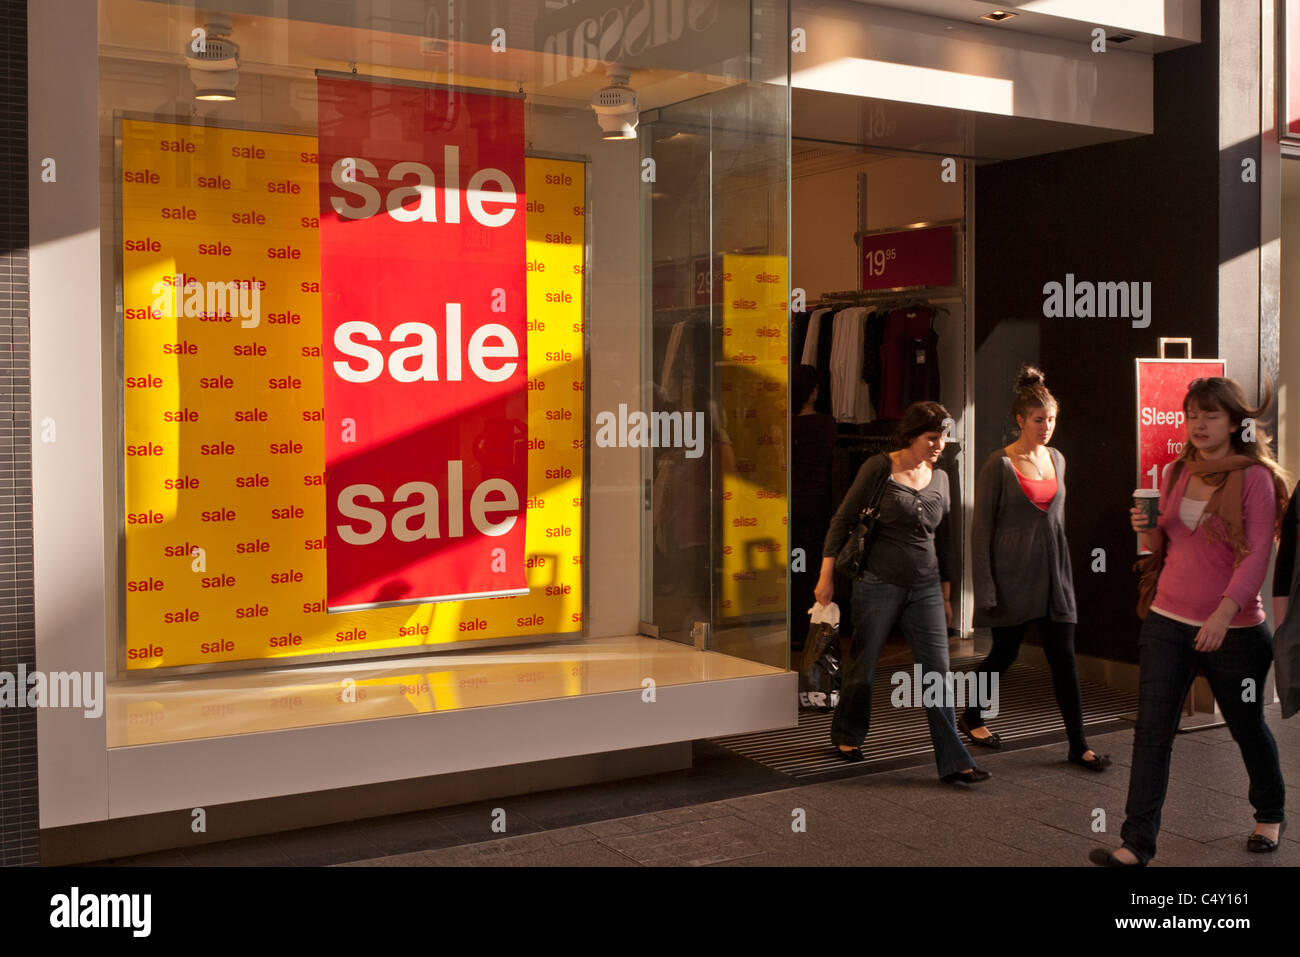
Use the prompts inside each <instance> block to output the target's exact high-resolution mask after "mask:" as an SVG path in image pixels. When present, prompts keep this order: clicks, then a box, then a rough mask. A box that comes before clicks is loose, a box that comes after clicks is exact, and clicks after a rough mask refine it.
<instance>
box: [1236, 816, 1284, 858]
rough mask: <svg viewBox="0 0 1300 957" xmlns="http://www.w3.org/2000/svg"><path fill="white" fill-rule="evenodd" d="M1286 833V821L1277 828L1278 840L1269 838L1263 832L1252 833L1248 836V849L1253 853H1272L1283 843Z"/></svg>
mask: <svg viewBox="0 0 1300 957" xmlns="http://www.w3.org/2000/svg"><path fill="white" fill-rule="evenodd" d="M1285 833H1286V821H1283V822H1282V826H1281V827H1280V828H1278V830H1277V840H1276V841H1275V840H1273V839H1272V838H1267V837H1265V836H1264V835H1263V834H1252V835H1251V836H1250V837H1248V838H1246V850H1248V851H1250V852H1251V853H1252V854H1272V853H1273V852H1274V851H1276V850H1277V849H1278V847H1279V846H1281V844H1282V835H1283V834H1285Z"/></svg>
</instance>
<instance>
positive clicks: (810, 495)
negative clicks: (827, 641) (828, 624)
mask: <svg viewBox="0 0 1300 957" xmlns="http://www.w3.org/2000/svg"><path fill="white" fill-rule="evenodd" d="M790 398H791V402H790V409H791V410H792V412H793V415H792V416H791V417H790V492H791V496H790V539H791V547H792V548H802V549H803V553H804V556H805V560H804V564H803V565H802V566H801V567H802V569H803V570H802V571H797V572H792V573H791V576H790V578H791V581H790V588H791V592H790V593H791V594H792V595H795V596H798V597H797V600H798V601H803V600H804V596H806V595H809V594H812V592H813V591H814V590H815V589H816V587H817V572H818V568H817V563H816V556H818V555H820V554H821V546H822V542H823V541H825V539H826V526H827V525H828V524H830V520H831V459H832V458H833V457H834V454H835V419H834V418H833V417H832V416H829V415H827V414H826V413H825V412H818V411H816V410H815V409H814V408H813V406H814V405H815V404H816V402H817V370H816V369H814V368H813V367H812V366H804V365H801V366H795V368H794V374H793V375H792V376H791V377H790ZM803 610H804V608H803V606H799V607H797V608H794V609H791V611H792V614H791V615H790V623H791V627H792V628H793V629H794V634H793V635H792V636H791V639H792V641H791V647H792V648H793V650H795V651H799V650H801V649H802V648H803V640H804V636H805V631H806V630H807V629H806V628H800V627H799V623H800V622H803V624H804V625H806V624H807V622H806V621H804V617H803V615H802V614H799V613H801V612H803Z"/></svg>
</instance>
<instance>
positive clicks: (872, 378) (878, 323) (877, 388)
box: [862, 311, 885, 416]
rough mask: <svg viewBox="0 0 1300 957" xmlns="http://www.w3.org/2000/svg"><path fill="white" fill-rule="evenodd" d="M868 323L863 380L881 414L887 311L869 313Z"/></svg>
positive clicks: (864, 342) (863, 352)
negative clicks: (881, 351)
mask: <svg viewBox="0 0 1300 957" xmlns="http://www.w3.org/2000/svg"><path fill="white" fill-rule="evenodd" d="M866 323H867V324H866V328H865V329H864V330H863V334H862V381H863V382H865V383H867V391H868V393H869V394H870V396H871V407H872V408H873V409H875V410H876V415H877V416H879V415H880V399H881V396H882V395H883V392H882V386H883V384H884V366H883V365H882V364H881V361H880V349H881V346H883V345H884V341H885V313H883V312H880V311H875V312H871V313H869V314H868V315H867V319H866Z"/></svg>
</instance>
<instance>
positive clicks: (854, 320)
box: [830, 306, 875, 422]
mask: <svg viewBox="0 0 1300 957" xmlns="http://www.w3.org/2000/svg"><path fill="white" fill-rule="evenodd" d="M868 312H869V310H868V309H866V308H865V307H862V306H853V307H850V308H848V309H841V310H840V311H839V312H837V313H835V320H834V323H833V326H832V337H833V342H832V346H831V357H830V367H831V368H830V372H831V414H832V415H833V416H834V417H835V421H837V422H870V421H871V420H872V419H874V418H875V413H874V411H873V409H872V408H871V397H870V394H869V391H868V388H867V385H866V383H864V382H863V381H862V361H861V357H862V340H863V333H864V329H865V323H866V319H867V314H868Z"/></svg>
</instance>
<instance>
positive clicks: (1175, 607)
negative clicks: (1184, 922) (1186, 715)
mask: <svg viewBox="0 0 1300 957" xmlns="http://www.w3.org/2000/svg"><path fill="white" fill-rule="evenodd" d="M1270 404H1271V402H1270V401H1266V402H1265V403H1264V405H1263V407H1261V408H1259V409H1252V408H1250V406H1249V405H1248V404H1247V402H1246V396H1245V393H1243V392H1242V389H1241V386H1240V385H1238V384H1237V383H1236V382H1235V381H1233V380H1232V379H1223V378H1219V377H1214V378H1210V379H1197V380H1195V381H1194V382H1193V383H1192V384H1191V385H1190V386H1189V387H1188V392H1187V395H1186V397H1185V398H1184V399H1183V412H1184V414H1185V415H1186V421H1187V443H1186V445H1185V446H1184V448H1183V452H1182V455H1181V456H1180V457H1179V458H1178V460H1177V461H1176V462H1175V463H1174V464H1173V467H1171V468H1170V469H1169V472H1168V474H1167V475H1166V476H1165V480H1164V487H1163V488H1162V489H1161V494H1160V518H1159V520H1158V522H1157V523H1156V527H1155V528H1154V529H1149V528H1148V527H1147V525H1146V518H1145V516H1144V514H1143V512H1142V511H1141V510H1140V509H1136V508H1134V509H1133V510H1132V513H1131V514H1132V526H1133V530H1134V531H1136V532H1140V533H1141V535H1142V544H1143V545H1144V546H1146V547H1147V548H1149V549H1151V550H1152V551H1153V552H1155V553H1157V554H1158V553H1159V552H1160V550H1161V549H1163V552H1164V564H1163V566H1162V567H1161V568H1160V572H1159V578H1158V579H1157V581H1156V588H1155V597H1154V598H1153V599H1152V601H1151V609H1150V611H1149V613H1148V614H1147V616H1146V619H1145V621H1144V622H1143V623H1142V633H1141V637H1140V639H1139V667H1140V673H1139V678H1138V715H1137V726H1136V727H1135V728H1134V733H1133V768H1132V771H1131V773H1130V774H1129V785H1128V803H1127V805H1126V806H1125V809H1124V813H1125V820H1124V827H1123V829H1122V830H1121V832H1120V835H1121V837H1122V839H1123V841H1124V845H1123V847H1121V848H1120V849H1119V850H1117V851H1115V852H1113V853H1111V852H1109V851H1105V850H1102V849H1094V850H1093V852H1092V853H1091V854H1090V855H1089V857H1090V859H1091V860H1092V861H1093V862H1094V863H1096V864H1100V865H1103V866H1134V865H1144V864H1146V863H1147V861H1149V860H1150V859H1151V858H1152V857H1154V856H1155V852H1156V833H1157V832H1158V831H1159V829H1160V811H1161V808H1162V807H1163V805H1164V802H1165V791H1166V789H1167V787H1168V784H1169V757H1170V753H1171V749H1172V747H1173V740H1174V734H1175V732H1177V730H1178V722H1179V717H1180V714H1181V712H1182V705H1183V701H1184V700H1185V699H1186V697H1187V692H1188V690H1189V689H1190V688H1191V685H1192V679H1193V678H1194V677H1195V676H1196V671H1197V669H1198V668H1202V669H1204V671H1205V676H1206V678H1208V679H1209V682H1210V688H1211V690H1212V691H1213V692H1214V699H1215V700H1216V701H1217V702H1218V703H1219V708H1220V709H1221V710H1222V712H1223V717H1224V720H1225V721H1226V722H1227V724H1228V729H1229V731H1231V733H1232V738H1233V740H1234V741H1236V742H1237V747H1238V748H1240V749H1241V757H1242V760H1243V761H1245V763H1246V772H1247V774H1248V775H1249V776H1250V803H1251V805H1252V806H1253V807H1254V808H1255V821H1256V826H1255V832H1254V833H1253V834H1252V835H1251V836H1250V837H1249V838H1248V839H1247V842H1246V846H1247V849H1248V850H1251V851H1256V852H1267V851H1274V850H1276V849H1277V846H1278V839H1279V837H1280V835H1281V830H1282V827H1283V821H1284V814H1283V812H1284V806H1285V800H1286V785H1285V783H1284V782H1283V780H1282V769H1281V766H1280V765H1279V763H1278V755H1277V745H1276V744H1275V743H1274V741H1273V735H1272V733H1270V731H1269V729H1268V725H1267V724H1265V723H1264V704H1263V701H1262V699H1261V696H1260V693H1261V692H1262V690H1263V688H1264V680H1265V678H1266V677H1267V676H1268V670H1269V666H1270V665H1271V664H1272V660H1273V650H1272V636H1271V635H1270V633H1269V630H1268V626H1267V625H1266V624H1264V608H1263V606H1262V605H1261V603H1260V600H1259V589H1260V586H1261V585H1262V584H1263V583H1264V575H1265V572H1266V571H1267V569H1268V563H1269V560H1270V559H1271V557H1272V550H1273V549H1272V546H1273V540H1274V538H1275V537H1276V534H1277V525H1278V517H1279V516H1280V515H1281V514H1282V511H1283V509H1284V508H1285V506H1286V501H1287V491H1286V484H1285V482H1284V480H1283V477H1282V471H1281V469H1280V468H1279V467H1278V464H1277V463H1276V462H1275V461H1273V458H1272V456H1271V455H1270V454H1269V451H1268V437H1267V436H1266V435H1264V434H1263V432H1262V431H1261V430H1260V429H1259V428H1258V426H1256V425H1255V424H1254V423H1255V421H1257V420H1258V418H1259V416H1260V415H1261V414H1262V413H1263V412H1264V411H1265V410H1266V409H1267V408H1268V406H1269V405H1270ZM1247 419H1250V420H1252V421H1251V423H1250V428H1249V431H1248V430H1246V429H1243V425H1244V424H1245V423H1246V420H1247ZM1248 679H1249V680H1248Z"/></svg>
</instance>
